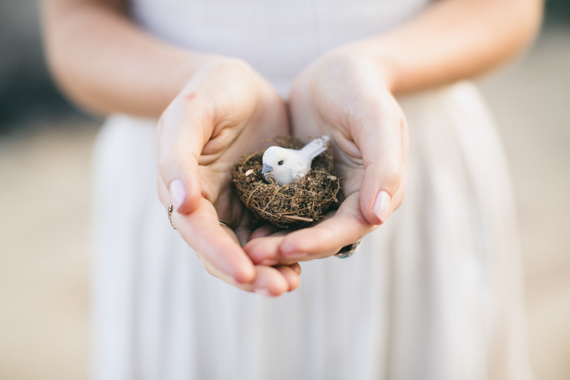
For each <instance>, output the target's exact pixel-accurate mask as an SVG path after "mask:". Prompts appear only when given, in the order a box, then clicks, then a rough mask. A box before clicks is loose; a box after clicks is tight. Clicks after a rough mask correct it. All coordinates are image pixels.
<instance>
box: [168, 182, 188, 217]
mask: <svg viewBox="0 0 570 380" xmlns="http://www.w3.org/2000/svg"><path fill="white" fill-rule="evenodd" d="M170 196H171V197H172V204H173V205H174V209H176V210H178V209H179V208H180V206H182V203H184V200H185V199H186V189H185V188H184V183H183V182H182V180H181V179H175V180H174V181H172V182H170Z"/></svg>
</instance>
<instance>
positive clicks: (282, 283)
mask: <svg viewBox="0 0 570 380" xmlns="http://www.w3.org/2000/svg"><path fill="white" fill-rule="evenodd" d="M198 258H200V260H201V261H202V264H203V265H204V268H206V270H207V271H208V273H210V274H211V275H212V276H214V277H217V278H219V279H221V280H222V281H225V282H226V283H228V284H230V285H233V286H235V287H237V288H239V289H241V290H244V291H246V292H255V293H259V294H261V295H263V296H266V297H277V296H279V295H281V294H283V293H285V292H287V291H290V290H293V289H294V288H296V287H297V286H299V284H300V282H301V280H300V279H299V275H298V274H297V273H296V272H295V271H294V270H293V269H291V271H293V273H291V272H289V271H287V270H284V271H283V272H285V273H283V272H281V271H280V270H278V269H276V268H271V267H266V266H256V267H255V278H254V280H253V281H252V282H251V283H249V284H242V283H238V282H236V281H235V280H234V279H233V278H232V277H231V276H228V275H227V274H225V273H224V272H222V271H220V270H219V269H218V268H216V267H215V266H214V265H213V264H212V263H210V262H209V261H208V259H206V258H205V257H204V256H203V255H200V254H198ZM287 268H289V267H287Z"/></svg>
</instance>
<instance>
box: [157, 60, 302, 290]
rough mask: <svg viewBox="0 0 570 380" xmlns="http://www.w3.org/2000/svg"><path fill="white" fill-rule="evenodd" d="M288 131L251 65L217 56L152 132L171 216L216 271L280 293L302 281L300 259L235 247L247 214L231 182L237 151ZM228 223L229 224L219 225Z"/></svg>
mask: <svg viewBox="0 0 570 380" xmlns="http://www.w3.org/2000/svg"><path fill="white" fill-rule="evenodd" d="M287 134H289V126H288V120H287V112H286V107H285V104H284V103H283V101H282V100H281V98H280V97H279V95H278V94H277V93H276V92H275V91H274V90H273V88H272V87H271V86H270V85H269V84H268V83H267V82H266V81H265V80H263V79H262V78H261V76H259V75H258V74H257V73H256V72H255V71H254V70H253V69H252V68H251V67H250V66H248V65H247V64H245V63H243V62H242V61H239V60H233V59H221V60H216V61H214V62H212V63H210V64H208V65H206V66H205V67H204V68H203V69H202V70H200V71H198V72H197V74H196V75H194V77H193V78H192V80H191V81H190V82H189V83H188V85H187V86H186V87H185V88H184V90H182V92H181V93H180V94H179V95H178V96H177V97H176V99H174V101H173V102H172V103H171V104H170V105H169V106H168V108H167V109H166V111H165V112H164V113H163V115H162V117H161V119H160V121H159V124H158V131H157V157H158V167H159V178H158V189H159V196H160V199H161V201H162V203H163V205H164V207H165V208H168V206H169V205H170V204H173V208H174V212H173V213H172V223H173V225H174V227H175V228H176V229H177V231H178V232H179V233H180V235H181V236H182V238H184V240H185V241H186V242H187V243H188V244H189V245H190V246H191V247H192V248H194V249H195V250H196V251H197V252H198V257H199V258H200V259H201V260H202V262H203V264H204V266H205V267H206V269H207V270H208V271H209V272H210V273H211V274H212V275H214V276H216V277H219V278H221V279H222V280H224V281H226V282H228V283H230V284H233V285H235V286H238V287H239V288H241V289H244V290H247V291H257V292H260V293H262V294H266V295H279V294H281V293H283V292H286V291H290V290H293V289H294V288H296V287H297V286H298V285H299V274H300V267H299V265H298V264H293V265H290V266H280V267H277V268H271V267H267V266H254V265H253V263H252V262H251V260H250V259H249V258H248V257H247V255H246V254H245V252H244V251H243V250H242V248H241V247H240V242H241V244H245V242H246V241H247V239H248V237H249V236H250V233H251V231H250V222H251V218H250V215H249V213H248V212H247V210H246V209H245V208H244V207H243V205H242V204H241V202H240V200H239V199H238V198H237V196H236V195H235V193H234V192H233V191H232V189H231V186H230V173H231V170H232V168H233V165H234V163H235V162H236V160H238V159H239V158H240V157H241V156H242V155H244V154H248V153H251V152H253V151H256V150H260V149H263V148H264V144H263V143H262V141H263V140H266V139H269V138H272V137H274V136H275V135H287ZM219 221H223V222H225V223H228V224H229V225H230V226H232V228H227V227H224V226H222V225H221V224H219Z"/></svg>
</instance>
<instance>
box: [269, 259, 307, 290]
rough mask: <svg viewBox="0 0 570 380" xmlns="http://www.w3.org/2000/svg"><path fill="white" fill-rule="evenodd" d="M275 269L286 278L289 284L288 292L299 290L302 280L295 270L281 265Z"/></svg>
mask: <svg viewBox="0 0 570 380" xmlns="http://www.w3.org/2000/svg"><path fill="white" fill-rule="evenodd" d="M275 269H277V270H278V271H279V272H280V273H281V274H282V275H283V277H284V278H285V280H286V281H287V284H288V289H287V291H288V292H291V291H293V290H295V289H297V288H298V287H299V285H301V279H300V277H299V274H298V273H297V272H295V271H294V270H293V268H291V267H290V266H287V265H280V266H278V267H276V268H275Z"/></svg>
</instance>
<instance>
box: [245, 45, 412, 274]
mask: <svg viewBox="0 0 570 380" xmlns="http://www.w3.org/2000/svg"><path fill="white" fill-rule="evenodd" d="M386 83H388V81H387V78H385V77H384V74H383V73H382V71H381V69H380V68H379V66H378V65H377V64H376V63H373V62H372V61H371V60H369V59H367V58H366V57H359V56H355V55H353V54H348V53H343V52H335V53H331V54H330V55H328V56H325V57H324V58H322V59H320V60H319V61H317V62H316V63H315V64H313V65H312V66H311V67H309V68H308V69H307V70H306V71H305V72H303V73H302V74H301V75H300V76H299V77H298V78H297V80H296V81H295V83H294V85H293V89H292V91H291V97H290V112H291V118H292V125H293V134H294V135H295V136H298V137H301V138H304V139H306V138H307V137H315V136H320V135H323V134H326V135H329V136H331V140H332V141H331V146H332V149H333V155H334V159H335V165H336V170H337V172H338V174H339V175H340V177H342V190H343V195H344V197H345V199H344V202H343V203H342V205H341V206H340V208H339V209H338V211H336V213H335V214H334V216H332V217H330V218H326V219H325V220H324V221H322V222H321V223H319V224H317V225H315V226H313V227H310V228H305V229H302V230H299V231H295V232H292V233H290V234H284V233H282V232H280V233H277V234H274V235H270V236H268V237H263V238H260V239H255V240H252V241H250V242H249V243H248V244H247V245H246V246H245V247H244V249H245V250H246V252H248V254H249V256H250V257H251V258H252V260H253V261H254V262H263V263H266V264H269V265H271V264H274V263H277V262H279V263H292V262H296V261H306V260H312V259H316V258H324V257H328V256H331V255H333V254H335V253H337V252H338V251H339V250H340V249H341V248H342V247H343V246H345V245H349V244H352V243H354V242H356V241H357V240H358V239H360V238H362V237H363V236H365V235H366V234H368V233H369V232H371V231H372V230H374V229H375V228H377V227H378V226H379V225H380V224H382V223H384V222H385V221H386V219H387V218H388V216H389V215H390V213H391V212H392V211H394V210H395V209H397V208H398V207H399V206H400V204H401V203H402V200H403V199H404V194H405V188H406V186H405V185H406V173H407V157H408V130H407V126H406V121H405V118H404V115H403V113H402V111H401V109H400V107H399V106H398V103H397V102H396V100H395V99H394V97H393V96H392V94H391V93H390V91H389V90H388V88H387V85H386ZM260 235H263V232H261V233H260V232H256V234H255V235H254V236H260Z"/></svg>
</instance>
